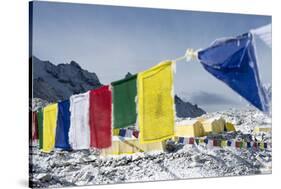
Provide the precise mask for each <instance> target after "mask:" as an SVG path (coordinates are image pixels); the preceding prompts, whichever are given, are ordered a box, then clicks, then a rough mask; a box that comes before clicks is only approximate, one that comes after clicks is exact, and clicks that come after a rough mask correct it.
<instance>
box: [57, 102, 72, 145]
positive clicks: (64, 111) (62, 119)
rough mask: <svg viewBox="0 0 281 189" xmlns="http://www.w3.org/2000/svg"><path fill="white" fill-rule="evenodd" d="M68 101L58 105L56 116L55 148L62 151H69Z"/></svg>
mask: <svg viewBox="0 0 281 189" xmlns="http://www.w3.org/2000/svg"><path fill="white" fill-rule="evenodd" d="M69 106H70V103H69V100H65V101H62V102H59V103H58V115H57V128H56V141H55V147H56V148H61V149H64V150H69V149H71V146H70V144H69V137H68V132H69V127H70V111H69Z"/></svg>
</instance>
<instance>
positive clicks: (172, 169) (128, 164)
mask: <svg viewBox="0 0 281 189" xmlns="http://www.w3.org/2000/svg"><path fill="white" fill-rule="evenodd" d="M218 116H222V117H223V118H225V119H226V120H229V121H231V122H233V123H234V124H235V127H236V129H237V130H238V131H237V132H232V133H222V134H219V135H213V136H212V135H210V136H208V137H209V138H213V137H216V138H225V139H238V138H243V139H250V140H251V139H254V137H255V138H256V139H258V140H264V141H266V142H271V133H254V132H253V130H254V128H255V127H271V118H270V117H268V116H266V115H265V114H263V113H261V112H259V111H257V110H253V109H242V110H241V109H240V110H235V109H231V110H227V111H223V112H215V113H210V114H206V115H204V117H207V118H209V117H218ZM169 146H170V147H171V148H169V149H173V150H169V151H166V152H148V153H136V154H132V155H120V156H111V157H101V156H99V154H98V152H97V151H93V150H82V151H73V152H59V151H56V152H52V153H50V154H45V153H42V152H40V151H39V150H38V148H37V147H30V155H31V156H30V180H31V186H33V187H61V186H77V185H92V184H107V183H123V182H140V181H156V180H171V179H188V178H201V177H217V176H236V175H252V174H265V173H271V159H272V157H271V149H267V150H253V149H236V148H230V147H226V148H220V147H213V148H210V147H206V146H205V145H203V144H200V145H190V144H186V145H184V146H183V145H180V144H174V143H169Z"/></svg>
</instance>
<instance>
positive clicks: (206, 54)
mask: <svg viewBox="0 0 281 189" xmlns="http://www.w3.org/2000/svg"><path fill="white" fill-rule="evenodd" d="M252 38H253V37H252V34H251V33H246V34H243V35H241V36H238V37H236V38H227V39H223V40H217V41H215V42H214V43H213V44H212V45H211V46H210V47H208V48H207V49H204V50H201V51H199V52H198V59H199V60H200V62H201V64H202V65H203V67H204V68H205V69H206V70H207V71H208V72H209V73H211V74H212V75H213V76H214V77H216V78H217V79H219V80H221V81H223V82H224V83H225V84H226V85H228V86H229V87H230V88H232V89H233V90H234V91H235V92H237V93H238V94H239V95H241V96H242V97H244V98H245V99H246V100H248V101H249V102H250V103H251V104H252V105H253V106H255V107H256V108H258V109H259V110H261V111H264V112H268V110H269V106H268V104H269V103H268V97H267V95H266V93H265V91H264V88H263V87H262V83H261V81H260V77H259V71H258V65H257V60H256V54H255V49H254V45H253V43H252Z"/></svg>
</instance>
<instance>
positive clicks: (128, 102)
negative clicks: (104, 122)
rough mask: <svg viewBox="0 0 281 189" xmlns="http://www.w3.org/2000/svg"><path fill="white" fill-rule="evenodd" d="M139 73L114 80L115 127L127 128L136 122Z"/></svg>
mask: <svg viewBox="0 0 281 189" xmlns="http://www.w3.org/2000/svg"><path fill="white" fill-rule="evenodd" d="M136 79H137V75H133V76H130V77H127V78H125V79H122V80H119V81H115V82H112V83H111V85H112V100H113V127H114V128H125V127H128V126H130V125H132V124H134V123H136V118H137V112H136V102H135V97H136V96H137V83H136Z"/></svg>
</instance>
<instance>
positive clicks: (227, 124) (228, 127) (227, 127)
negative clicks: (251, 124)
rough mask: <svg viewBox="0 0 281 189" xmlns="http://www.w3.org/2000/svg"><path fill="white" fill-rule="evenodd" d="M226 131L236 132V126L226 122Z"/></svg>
mask: <svg viewBox="0 0 281 189" xmlns="http://www.w3.org/2000/svg"><path fill="white" fill-rule="evenodd" d="M225 129H226V131H227V132H230V131H236V129H235V127H234V125H233V124H232V123H230V122H226V124H225Z"/></svg>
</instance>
